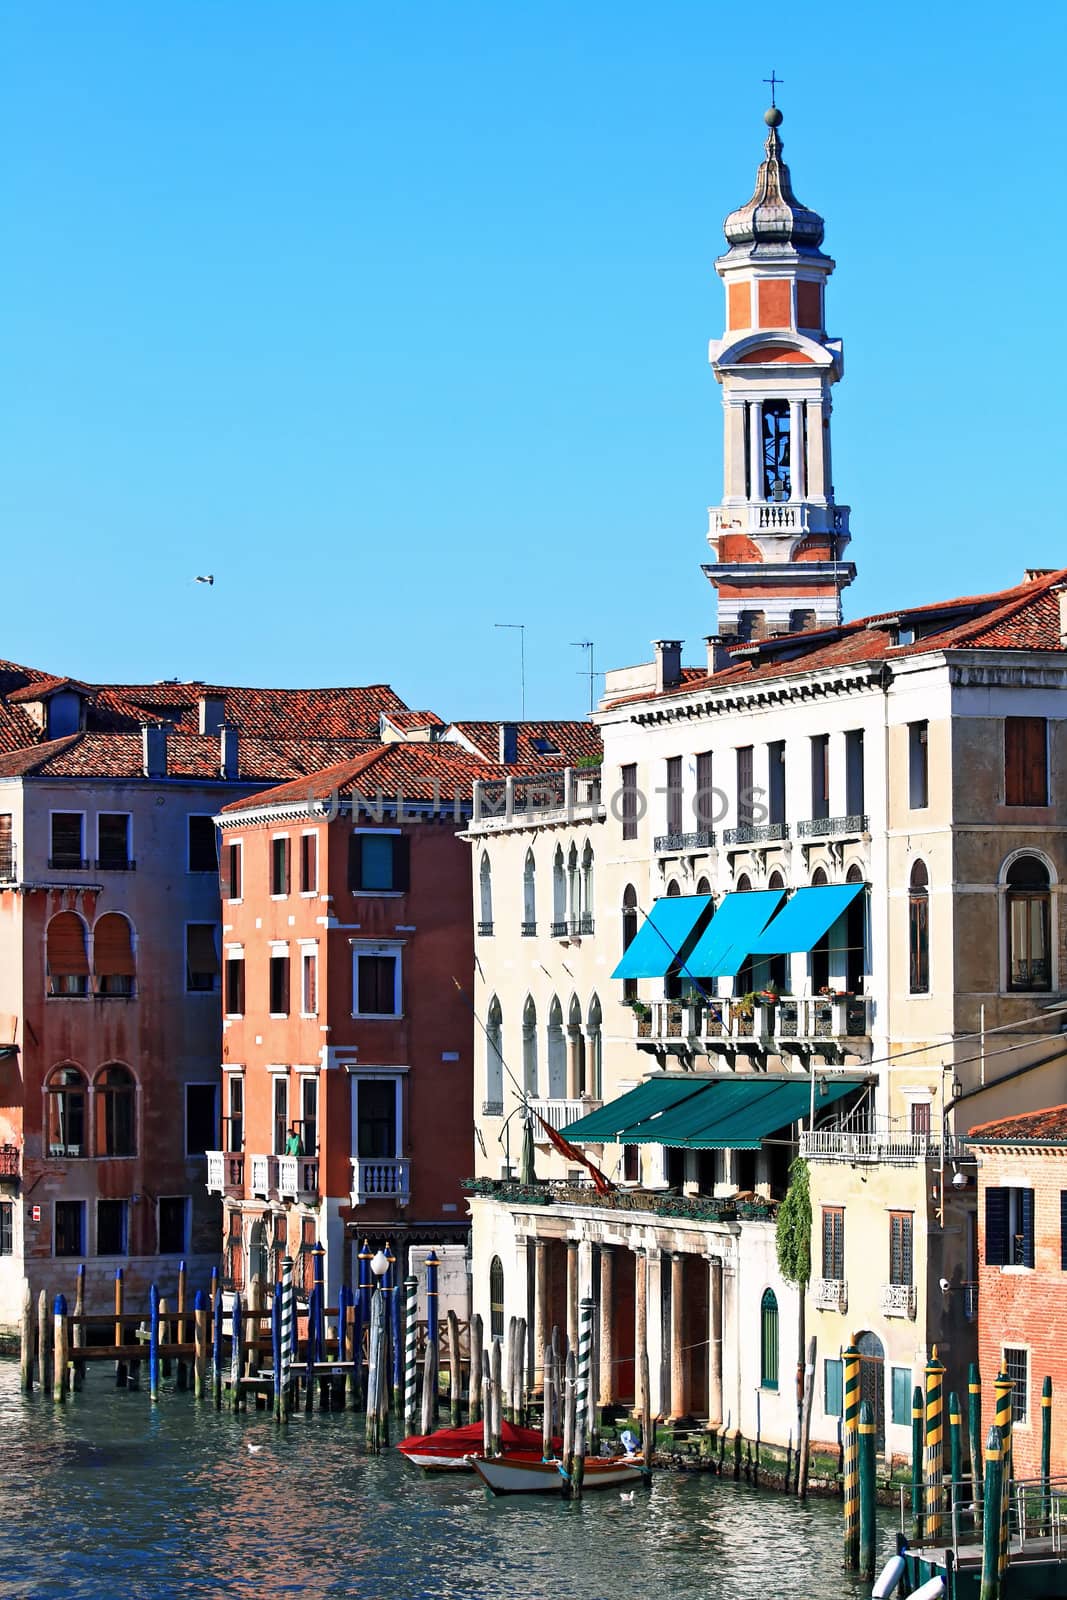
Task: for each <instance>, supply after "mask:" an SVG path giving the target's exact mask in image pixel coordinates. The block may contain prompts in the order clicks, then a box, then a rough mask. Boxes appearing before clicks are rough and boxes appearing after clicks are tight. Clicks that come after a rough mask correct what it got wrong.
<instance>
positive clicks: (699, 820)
mask: <svg viewBox="0 0 1067 1600" xmlns="http://www.w3.org/2000/svg"><path fill="white" fill-rule="evenodd" d="M693 816H694V818H695V819H696V825H697V827H698V828H700V829H701V830H705V829H709V828H713V827H714V826H715V821H716V817H715V779H714V762H713V761H712V755H711V751H710V750H701V751H700V753H699V754H698V756H697V788H696V794H695V795H694V796H693Z"/></svg>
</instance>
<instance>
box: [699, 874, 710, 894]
mask: <svg viewBox="0 0 1067 1600" xmlns="http://www.w3.org/2000/svg"><path fill="white" fill-rule="evenodd" d="M710 893H711V884H710V883H709V882H708V880H707V878H699V879H698V880H697V894H710Z"/></svg>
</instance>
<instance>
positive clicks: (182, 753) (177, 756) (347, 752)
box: [0, 732, 401, 784]
mask: <svg viewBox="0 0 1067 1600" xmlns="http://www.w3.org/2000/svg"><path fill="white" fill-rule="evenodd" d="M358 743H359V742H358V741H355V740H351V739H336V740H332V739H257V738H255V737H252V738H247V737H245V736H244V735H241V736H240V738H239V741H238V770H239V774H240V776H239V779H237V780H234V781H238V782H241V783H243V784H249V783H273V782H275V781H278V780H285V779H289V778H298V777H300V776H301V775H302V774H311V773H315V772H318V771H319V770H321V768H322V767H323V766H324V765H326V764H327V763H329V762H331V761H336V760H337V759H338V757H340V756H345V757H348V758H351V755H352V751H353V749H354V748H357V747H358ZM363 743H364V747H366V741H364V742H363ZM398 748H401V747H398ZM143 770H144V769H143V765H142V750H141V738H140V735H139V734H128V733H93V732H89V733H75V734H70V735H69V736H68V737H66V738H64V739H52V740H49V741H48V742H47V743H44V744H38V745H36V746H34V747H32V748H30V749H24V750H19V751H15V752H12V753H10V754H0V778H12V777H22V776H31V775H32V776H36V777H48V778H140V777H142V776H143ZM167 776H168V777H171V778H200V779H203V780H204V781H212V780H214V781H215V782H221V781H222V780H221V779H220V777H219V740H218V737H217V736H216V735H214V734H190V733H172V734H170V735H169V737H168V739H167ZM159 781H165V780H159Z"/></svg>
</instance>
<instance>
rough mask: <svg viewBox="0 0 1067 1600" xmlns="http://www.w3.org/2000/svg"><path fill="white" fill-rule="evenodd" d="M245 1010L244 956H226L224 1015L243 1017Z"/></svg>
mask: <svg viewBox="0 0 1067 1600" xmlns="http://www.w3.org/2000/svg"><path fill="white" fill-rule="evenodd" d="M244 1012H245V958H244V956H227V957H226V1015H227V1016H228V1017H243V1016H244Z"/></svg>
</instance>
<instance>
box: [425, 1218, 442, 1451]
mask: <svg viewBox="0 0 1067 1600" xmlns="http://www.w3.org/2000/svg"><path fill="white" fill-rule="evenodd" d="M439 1266H440V1262H439V1261H438V1259H437V1252H436V1251H435V1250H431V1251H430V1253H429V1255H428V1256H427V1257H426V1343H427V1345H428V1346H429V1348H430V1350H432V1351H433V1355H432V1357H431V1360H432V1365H433V1390H432V1394H431V1398H430V1422H431V1425H432V1426H433V1427H435V1428H436V1426H437V1398H438V1382H437V1375H438V1367H439V1365H440V1350H441V1347H440V1344H439V1343H438V1321H437V1318H438V1311H437V1270H438V1267H439ZM424 1381H425V1380H424ZM424 1409H425V1408H424Z"/></svg>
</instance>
